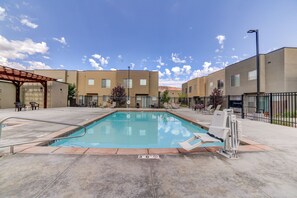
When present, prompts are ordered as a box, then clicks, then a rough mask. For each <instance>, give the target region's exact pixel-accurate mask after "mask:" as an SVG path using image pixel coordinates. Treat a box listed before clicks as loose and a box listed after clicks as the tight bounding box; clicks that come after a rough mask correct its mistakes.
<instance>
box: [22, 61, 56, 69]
mask: <svg viewBox="0 0 297 198" xmlns="http://www.w3.org/2000/svg"><path fill="white" fill-rule="evenodd" d="M26 62H27V63H29V66H28V67H27V69H29V70H34V69H52V68H51V67H50V66H48V65H46V64H45V63H43V62H40V61H26Z"/></svg>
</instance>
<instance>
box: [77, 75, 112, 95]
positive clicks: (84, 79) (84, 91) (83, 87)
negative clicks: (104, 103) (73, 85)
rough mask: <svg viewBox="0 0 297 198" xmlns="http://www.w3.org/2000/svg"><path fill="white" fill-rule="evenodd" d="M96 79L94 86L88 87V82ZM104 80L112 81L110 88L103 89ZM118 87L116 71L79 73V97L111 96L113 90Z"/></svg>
mask: <svg viewBox="0 0 297 198" xmlns="http://www.w3.org/2000/svg"><path fill="white" fill-rule="evenodd" d="M89 79H94V85H88V80H89ZM102 79H110V81H111V85H110V88H101V82H102ZM115 86H116V72H115V71H79V72H78V86H77V89H78V95H88V94H89V95H90V94H94V95H98V96H103V95H110V93H111V90H112V88H114V87H115Z"/></svg>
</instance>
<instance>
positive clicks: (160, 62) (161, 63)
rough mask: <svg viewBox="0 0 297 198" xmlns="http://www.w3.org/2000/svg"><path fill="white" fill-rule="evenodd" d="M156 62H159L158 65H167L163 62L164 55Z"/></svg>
mask: <svg viewBox="0 0 297 198" xmlns="http://www.w3.org/2000/svg"><path fill="white" fill-rule="evenodd" d="M156 62H157V63H158V66H160V67H161V66H164V65H165V63H164V62H162V57H161V56H160V58H159V59H157V60H156Z"/></svg>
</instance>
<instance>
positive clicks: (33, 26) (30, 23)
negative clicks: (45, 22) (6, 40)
mask: <svg viewBox="0 0 297 198" xmlns="http://www.w3.org/2000/svg"><path fill="white" fill-rule="evenodd" d="M21 24H23V25H25V26H27V27H29V28H32V29H36V28H37V27H38V25H37V24H35V23H32V22H31V21H29V19H27V18H23V19H21Z"/></svg>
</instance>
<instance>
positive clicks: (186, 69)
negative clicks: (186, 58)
mask: <svg viewBox="0 0 297 198" xmlns="http://www.w3.org/2000/svg"><path fill="white" fill-rule="evenodd" d="M191 69H192V67H191V66H190V65H184V66H183V71H184V72H185V73H186V74H190V73H191Z"/></svg>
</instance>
